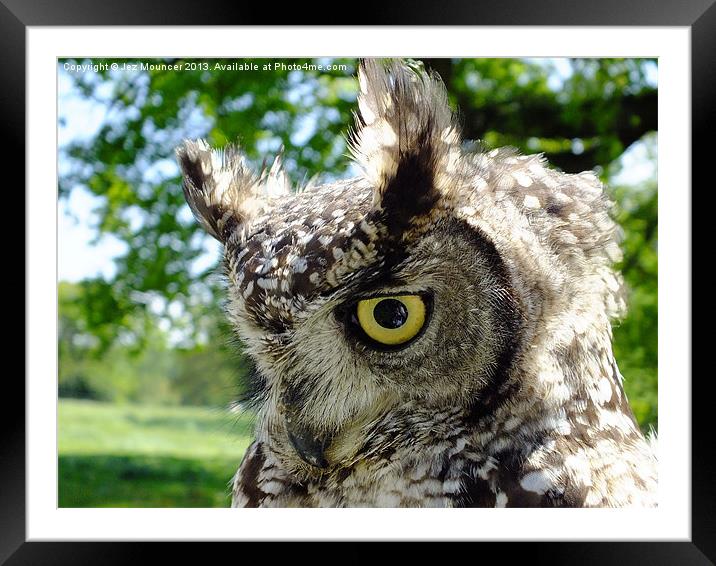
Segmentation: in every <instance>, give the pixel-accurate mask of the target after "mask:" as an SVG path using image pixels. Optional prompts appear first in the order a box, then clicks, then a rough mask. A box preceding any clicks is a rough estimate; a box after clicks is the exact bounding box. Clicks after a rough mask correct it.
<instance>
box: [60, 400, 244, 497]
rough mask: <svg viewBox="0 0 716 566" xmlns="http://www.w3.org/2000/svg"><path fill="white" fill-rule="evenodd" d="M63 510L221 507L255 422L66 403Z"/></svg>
mask: <svg viewBox="0 0 716 566" xmlns="http://www.w3.org/2000/svg"><path fill="white" fill-rule="evenodd" d="M58 427H59V486H58V487H59V490H58V491H59V506H60V507H222V506H228V505H229V491H228V487H227V484H228V482H229V480H230V479H231V476H232V475H233V474H234V472H235V471H236V468H237V467H238V464H239V462H240V461H241V457H242V456H243V453H244V451H245V450H246V448H247V447H248V445H249V443H250V442H251V430H252V421H251V415H248V414H242V415H231V414H229V413H228V412H227V411H224V410H220V409H211V408H200V407H153V406H132V405H128V406H123V405H110V404H105V403H96V402H91V401H74V400H67V399H61V400H60V403H59V424H58Z"/></svg>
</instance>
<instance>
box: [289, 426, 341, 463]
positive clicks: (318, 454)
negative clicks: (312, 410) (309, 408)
mask: <svg viewBox="0 0 716 566" xmlns="http://www.w3.org/2000/svg"><path fill="white" fill-rule="evenodd" d="M291 421H292V419H291V418H290V417H286V429H287V431H288V439H289V440H290V441H291V446H293V448H294V450H296V453H297V454H298V455H299V456H300V457H301V460H303V461H304V462H306V464H310V465H311V466H314V467H316V468H327V467H328V460H326V456H325V453H326V449H327V448H328V446H329V445H330V443H331V439H330V438H326V437H324V438H321V437H318V436H316V435H315V434H313V433H312V432H311V431H310V430H308V429H307V428H304V427H300V426H295V425H294V423H292V422H291ZM292 425H294V426H292Z"/></svg>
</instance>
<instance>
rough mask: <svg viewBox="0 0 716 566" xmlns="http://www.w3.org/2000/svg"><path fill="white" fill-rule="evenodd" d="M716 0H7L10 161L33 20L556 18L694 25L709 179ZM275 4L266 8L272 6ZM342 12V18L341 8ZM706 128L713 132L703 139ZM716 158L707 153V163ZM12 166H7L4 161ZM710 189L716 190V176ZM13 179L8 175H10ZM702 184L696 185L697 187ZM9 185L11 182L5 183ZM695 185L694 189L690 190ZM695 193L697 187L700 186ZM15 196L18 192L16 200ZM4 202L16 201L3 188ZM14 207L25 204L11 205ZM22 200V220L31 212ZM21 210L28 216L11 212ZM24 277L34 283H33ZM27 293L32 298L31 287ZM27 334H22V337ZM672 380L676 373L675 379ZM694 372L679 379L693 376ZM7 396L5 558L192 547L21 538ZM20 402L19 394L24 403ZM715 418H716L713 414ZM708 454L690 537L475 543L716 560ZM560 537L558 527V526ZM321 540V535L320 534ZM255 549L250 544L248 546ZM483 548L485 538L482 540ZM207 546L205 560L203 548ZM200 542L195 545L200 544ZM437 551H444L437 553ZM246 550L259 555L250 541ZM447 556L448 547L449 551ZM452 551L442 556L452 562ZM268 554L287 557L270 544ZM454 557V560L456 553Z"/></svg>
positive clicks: (695, 97)
mask: <svg viewBox="0 0 716 566" xmlns="http://www.w3.org/2000/svg"><path fill="white" fill-rule="evenodd" d="M714 1H715V0H600V1H599V2H593V1H589V2H587V1H582V2H578V3H577V2H571V3H570V2H564V1H562V0H532V1H530V2H527V1H521V0H492V1H481V2H477V1H474V0H473V1H471V0H459V1H451V2H444V1H443V2H429V1H425V0H421V1H419V2H412V3H407V2H395V3H391V4H388V3H387V2H362V3H361V5H360V7H359V8H358V7H356V8H354V9H351V10H345V9H343V10H339V9H338V8H337V6H336V5H335V4H332V5H331V4H326V5H324V6H310V7H309V6H308V5H305V4H302V5H301V7H300V9H289V8H286V9H276V10H273V9H272V10H265V9H263V8H264V6H263V5H261V4H260V3H259V4H255V5H240V4H238V3H228V2H218V1H216V0H202V1H201V2H197V1H191V0H173V1H168V0H155V1H153V2H151V3H150V2H147V1H142V0H123V1H122V2H114V3H109V2H107V3H99V2H96V1H92V0H74V1H73V0H58V1H54V2H47V1H41V0H32V1H24V0H2V2H0V46H1V48H0V53H2V59H3V64H2V65H0V75H1V76H2V82H1V83H0V84H2V89H0V90H1V94H0V98H1V99H2V124H3V130H4V132H5V139H6V141H9V142H10V143H8V144H6V145H7V147H6V148H5V149H4V150H3V151H4V156H5V159H6V162H5V163H6V164H7V163H14V164H20V163H25V155H24V154H25V143H24V142H25V95H26V87H25V65H26V52H25V51H26V43H25V39H26V30H27V27H28V26H66V25H81V26H85V25H132V26H133V25H226V24H232V25H242V24H244V25H245V24H251V25H256V24H270V25H278V24H302V25H314V24H328V25H345V24H350V25H357V24H373V25H398V24H400V25H447V24H457V25H462V26H466V25H470V26H474V25H552V26H602V25H603V26H686V27H689V28H690V30H691V57H692V61H691V80H692V84H691V87H692V172H693V175H692V177H693V178H694V179H695V178H697V177H700V176H701V175H699V173H701V174H703V177H704V178H705V179H708V178H709V177H706V175H705V173H706V168H707V167H710V163H711V161H712V156H711V155H710V154H709V153H707V152H710V151H711V149H710V147H711V146H712V145H713V144H709V143H708V140H709V138H711V139H712V138H713V134H712V132H714V131H716V112H715V111H714V102H715V101H716V65H715V64H714V60H716V5H715V4H714ZM267 12H269V13H267ZM341 13H343V14H346V15H345V16H342V19H340V18H341V16H340V14H341ZM707 133H709V134H711V136H709V138H707V137H706V134H707ZM709 158H711V159H709ZM12 170H13V171H14V172H15V173H17V174H18V175H19V177H20V178H19V179H17V181H16V183H17V185H16V186H24V183H25V178H24V167H13V168H12ZM4 172H6V174H7V173H8V171H7V168H4ZM710 179H711V182H710V183H708V185H709V186H708V187H707V188H709V189H713V181H712V179H713V175H710ZM6 182H7V181H6ZM694 186H696V184H695V183H694ZM6 190H9V189H6ZM683 190H684V191H690V190H691V188H690V187H684V188H683ZM692 195H693V192H692ZM14 200H19V199H14ZM5 203H6V205H7V203H8V197H7V196H6V200H5ZM13 206H17V203H13ZM28 206H30V204H28V203H25V217H27V215H28V214H30V213H31V210H28ZM15 215H16V216H18V217H19V216H20V215H19V214H18V213H17V212H15ZM25 283H26V282H25ZM18 292H20V293H23V295H24V296H25V301H26V302H27V301H31V300H32V297H31V296H28V295H27V294H26V293H25V291H24V290H20V291H18ZM18 334H19V333H18ZM672 377H673V376H672ZM690 377H691V376H680V378H681V379H684V382H685V383H687V381H686V380H687V379H689V378H690ZM698 377H699V376H698V375H697V376H696V378H695V379H693V380H692V382H691V387H692V449H691V453H692V455H699V454H710V453H711V452H712V449H713V441H712V436H711V421H710V418H709V417H710V411H709V408H708V407H707V403H709V401H710V396H709V395H708V385H707V383H708V381H709V380H710V376H706V375H704V377H709V379H701V380H699V379H698ZM4 385H5V388H4V395H3V397H4V399H5V400H6V403H5V404H6V405H8V403H7V400H8V399H12V403H10V404H9V405H11V406H12V407H13V408H15V409H17V411H16V412H14V413H13V412H12V411H9V410H7V409H5V410H3V411H0V414H1V415H2V416H1V417H0V418H2V419H3V425H4V426H3V428H2V429H1V430H2V434H3V442H2V444H0V455H1V459H0V474H2V481H1V482H0V562H3V563H5V564H8V565H18V564H43V565H44V564H64V563H67V564H114V563H117V564H119V563H122V564H124V563H127V562H129V561H135V560H139V561H142V559H143V558H148V557H150V556H154V555H161V556H162V560H163V562H165V563H167V562H171V561H173V560H174V559H175V556H176V557H179V558H183V559H187V558H189V557H190V554H189V553H188V550H189V549H188V548H187V545H169V544H163V543H138V542H132V543H120V542H112V543H95V542H93V543H90V542H26V537H25V495H26V493H25V489H26V488H25V472H26V469H25V408H24V399H25V388H24V385H23V383H21V382H20V380H19V379H17V378H15V379H9V378H6V380H5V383H4ZM21 400H23V401H21ZM707 419H708V420H707ZM709 460H710V459H705V458H699V457H693V456H692V462H691V469H692V500H691V510H692V515H691V528H692V537H691V540H690V541H689V542H667V541H664V542H608V541H605V542H583V543H579V542H564V543H559V542H541V543H540V542H530V543H482V547H481V548H480V549H479V550H477V549H475V550H472V549H470V550H467V549H466V550H467V552H469V553H470V554H472V553H478V552H479V554H475V556H474V558H475V559H477V558H481V559H483V560H484V559H485V554H484V553H485V552H486V551H489V552H488V553H489V554H491V555H499V557H500V559H501V561H503V562H506V563H510V562H512V560H513V559H518V558H523V559H525V558H527V559H529V560H530V563H533V564H534V563H536V564H546V563H549V564H555V563H557V564H560V563H565V564H584V565H587V564H608V563H619V564H649V565H655V564H668V565H671V564H678V565H687V564H714V562H716V481H714V479H713V478H714V477H715V476H716V467H715V466H714V464H713V462H710V461H709ZM555 536H556V537H558V536H559V534H558V533H555ZM316 538H317V539H320V533H316ZM243 544H246V545H248V544H249V543H243ZM296 544H298V543H290V544H287V545H283V546H282V549H281V550H282V552H285V553H287V556H289V557H291V556H293V558H292V559H295V557H296V556H297V555H298V556H301V555H305V556H306V557H307V558H311V557H312V558H311V559H313V560H315V559H319V560H323V558H321V556H323V557H324V558H325V559H333V560H335V558H334V557H336V556H342V557H344V558H343V559H342V561H348V562H364V561H371V562H372V561H373V560H374V559H375V557H376V556H377V555H378V552H380V553H382V552H383V551H375V549H374V548H373V546H372V545H371V544H370V543H350V545H349V546H348V547H347V548H345V549H343V550H341V551H340V554H339V555H336V554H335V553H334V551H327V550H318V549H316V550H313V549H311V550H309V551H308V554H307V555H306V550H308V549H307V548H306V546H305V545H301V546H300V547H298V548H296ZM478 544H479V543H478ZM201 546H202V549H199V551H200V552H202V553H203V554H204V555H205V556H206V553H207V552H211V553H213V550H211V551H207V550H206V546H205V545H201ZM415 546H420V545H413V549H412V550H410V551H408V550H403V551H401V552H402V553H403V555H402V558H403V560H402V561H404V562H405V561H407V560H408V559H410V558H411V556H410V554H411V553H416V554H419V555H420V556H423V557H424V556H426V553H425V548H417V549H416V548H415ZM192 547H194V545H192ZM438 551H439V552H440V550H438ZM240 552H241V555H236V556H237V557H238V556H248V555H250V554H251V553H250V552H248V553H247V552H246V550H244V549H242V550H241V551H240ZM442 552H443V553H445V551H444V550H443V551H442ZM453 552H454V551H451V552H450V553H448V554H443V558H445V559H446V558H449V556H450V555H453V554H452V553H453ZM271 556H272V560H275V559H277V558H279V555H278V554H275V553H273V551H272V555H271ZM454 556H457V555H456V554H454Z"/></svg>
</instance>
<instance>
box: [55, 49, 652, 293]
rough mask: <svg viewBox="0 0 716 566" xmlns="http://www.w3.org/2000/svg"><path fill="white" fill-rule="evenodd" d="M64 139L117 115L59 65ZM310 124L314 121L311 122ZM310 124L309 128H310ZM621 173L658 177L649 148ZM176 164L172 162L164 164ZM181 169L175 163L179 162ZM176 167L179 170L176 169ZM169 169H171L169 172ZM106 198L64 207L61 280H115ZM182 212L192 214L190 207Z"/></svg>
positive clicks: (636, 149)
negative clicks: (100, 209)
mask: <svg viewBox="0 0 716 566" xmlns="http://www.w3.org/2000/svg"><path fill="white" fill-rule="evenodd" d="M541 62H544V63H549V64H551V65H553V66H554V69H555V72H554V73H552V74H551V76H550V79H549V83H550V86H551V87H552V88H554V89H558V88H559V87H560V86H561V84H562V82H563V81H564V79H565V78H566V77H568V76H569V73H570V66H569V63H568V61H567V60H566V59H548V60H541ZM647 80H648V81H649V82H651V83H652V84H656V83H657V68H656V65H653V66H650V67H649V73H648V75H647ZM58 118H59V122H60V123H59V125H58V143H59V145H60V146H64V145H66V144H68V143H70V142H72V141H77V140H87V139H90V138H91V137H92V136H94V134H95V133H96V132H97V131H98V129H99V128H100V126H101V125H102V124H103V123H104V122H105V121H106V120H108V119H111V116H109V114H108V110H107V105H106V104H103V103H102V102H99V101H89V100H87V99H84V98H82V97H81V96H80V95H79V93H78V92H77V91H76V90H74V89H73V88H72V80H71V78H70V76H69V75H68V74H67V72H65V71H64V70H62V68H61V67H60V68H59V71H58ZM309 126H310V125H309ZM309 126H307V127H309ZM621 165H622V167H621V172H620V173H619V174H618V175H616V176H615V177H613V179H612V182H613V183H615V184H616V183H618V184H626V185H631V184H638V183H639V182H641V181H643V180H645V179H649V178H653V177H655V175H656V164H655V163H653V162H652V161H650V160H649V159H648V153H647V148H646V147H645V145H644V144H643V143H636V144H634V145H633V146H632V147H631V148H629V149H628V150H627V151H626V152H625V154H624V155H623V156H622V159H621ZM58 167H59V171H60V174H62V171H63V170H64V168H65V167H66V164H65V163H63V161H62V159H60V162H59V164H58ZM164 167H169V168H171V167H172V165H171V164H169V165H164ZM174 167H175V166H174ZM175 171H176V169H175ZM166 172H167V173H169V171H166ZM100 202H101V198H99V197H96V196H94V195H92V194H91V193H90V192H89V191H87V190H86V189H84V188H82V187H77V188H74V189H73V190H72V191H71V193H70V197H69V198H68V199H66V200H65V199H63V200H60V201H59V205H58V251H59V258H58V268H59V278H60V280H64V281H79V280H81V279H85V278H88V277H94V276H97V275H102V276H104V277H105V278H108V279H109V278H111V277H112V276H113V274H114V271H115V267H114V263H113V259H114V258H116V257H118V256H121V255H122V254H123V253H124V252H125V251H126V244H124V243H123V242H122V241H120V240H119V239H117V238H115V237H114V236H112V235H103V236H102V237H101V238H99V240H98V241H97V242H96V243H92V242H93V240H95V238H96V236H97V230H96V228H94V226H95V225H96V221H97V219H96V215H95V214H94V213H93V212H92V211H93V210H94V209H95V208H96V207H97V206H98V205H99V204H100ZM182 214H190V212H189V209H188V207H186V209H185V210H183V211H182ZM206 250H207V251H206V254H205V255H204V256H203V257H201V258H200V259H199V260H198V262H197V264H195V265H194V266H193V269H196V270H197V271H198V270H200V269H203V268H205V267H207V266H208V265H211V264H212V263H213V262H215V261H216V259H217V257H218V254H219V245H218V244H217V243H216V242H214V240H212V239H211V238H207V239H206Z"/></svg>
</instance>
